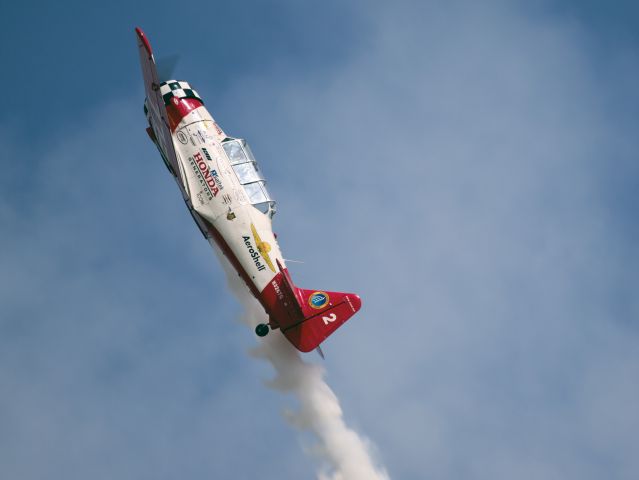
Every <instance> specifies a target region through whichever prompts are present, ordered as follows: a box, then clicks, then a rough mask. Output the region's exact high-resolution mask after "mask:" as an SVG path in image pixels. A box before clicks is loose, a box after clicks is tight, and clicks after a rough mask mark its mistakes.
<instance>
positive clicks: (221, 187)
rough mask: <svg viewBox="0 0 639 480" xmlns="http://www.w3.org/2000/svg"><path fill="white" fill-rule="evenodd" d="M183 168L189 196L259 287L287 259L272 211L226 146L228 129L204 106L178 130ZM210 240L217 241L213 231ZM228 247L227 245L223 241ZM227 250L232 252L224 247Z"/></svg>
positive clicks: (180, 178)
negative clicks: (257, 201) (257, 200)
mask: <svg viewBox="0 0 639 480" xmlns="http://www.w3.org/2000/svg"><path fill="white" fill-rule="evenodd" d="M172 135H173V144H174V146H175V150H176V153H177V159H178V167H179V172H176V174H177V179H176V180H177V181H178V182H180V181H181V182H182V185H181V187H182V188H183V190H184V192H185V194H186V197H187V198H188V199H190V203H191V205H192V208H193V210H194V211H195V212H196V213H197V214H199V215H200V216H201V217H203V218H204V219H205V220H206V221H207V222H208V223H210V224H211V225H212V226H213V228H214V229H215V230H216V231H217V232H218V233H219V235H220V236H221V237H222V238H223V239H224V241H225V242H226V246H227V247H228V249H229V250H230V251H231V252H232V254H233V255H234V256H235V258H236V259H237V261H238V262H239V264H240V265H241V268H242V269H243V270H244V272H245V274H246V277H245V279H247V278H248V279H250V281H251V282H252V283H253V285H254V286H255V289H256V290H257V291H258V292H261V291H262V290H263V289H264V287H265V286H266V285H267V284H268V283H269V282H270V281H271V280H272V279H273V277H274V276H275V275H276V273H277V266H276V259H278V260H279V261H280V263H281V264H282V265H284V259H283V258H282V254H281V252H280V249H279V246H278V244H277V240H276V239H275V236H274V235H273V230H272V226H271V218H270V215H268V214H266V213H262V212H261V211H260V210H258V209H257V208H255V207H254V206H253V205H252V204H251V201H250V199H249V197H248V193H247V191H246V190H245V187H244V186H243V185H242V184H241V183H240V180H239V178H238V175H237V174H236V171H235V170H234V168H233V166H232V165H231V161H230V159H229V156H228V155H227V153H226V151H225V150H224V148H223V146H222V141H223V140H225V139H227V136H226V134H225V133H224V132H223V131H222V129H221V128H220V127H219V126H218V125H217V123H216V122H215V120H213V118H212V117H211V115H210V114H209V112H208V111H207V110H206V108H204V107H203V106H200V107H198V108H196V109H195V110H192V111H191V112H190V113H188V114H187V115H186V116H185V117H184V118H182V120H181V121H180V123H179V124H178V126H177V128H176V129H175V130H174V131H173V134H172ZM209 242H211V243H214V242H217V243H218V244H219V239H215V238H213V237H210V236H209ZM218 246H220V247H222V250H223V251H224V250H225V248H224V247H223V246H222V245H218ZM224 253H226V254H228V252H224Z"/></svg>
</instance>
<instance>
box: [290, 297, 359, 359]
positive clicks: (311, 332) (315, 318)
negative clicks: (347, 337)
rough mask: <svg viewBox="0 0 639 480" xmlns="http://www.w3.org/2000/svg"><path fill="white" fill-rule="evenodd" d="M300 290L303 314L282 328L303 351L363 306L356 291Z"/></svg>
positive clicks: (314, 344) (317, 344)
mask: <svg viewBox="0 0 639 480" xmlns="http://www.w3.org/2000/svg"><path fill="white" fill-rule="evenodd" d="M297 290H298V293H299V295H300V296H301V298H302V302H303V303H302V304H301V305H300V306H301V309H302V311H303V312H304V318H303V320H302V321H301V322H299V323H297V324H296V325H291V326H287V327H282V332H283V333H284V335H286V338H288V340H289V341H290V342H291V343H292V344H293V345H295V347H296V348H297V349H298V350H301V351H302V352H310V351H311V350H314V349H315V348H317V347H318V346H319V344H320V343H322V342H323V341H324V340H326V338H327V337H328V336H329V335H330V334H332V333H333V332H334V331H335V330H337V329H338V328H339V327H340V326H341V325H342V324H344V322H346V320H348V319H349V318H351V317H352V316H353V315H355V313H357V311H358V310H359V309H360V308H361V306H362V301H361V300H360V298H359V297H358V296H357V295H355V294H354V293H343V292H326V291H318V290H304V289H302V288H298V289H297Z"/></svg>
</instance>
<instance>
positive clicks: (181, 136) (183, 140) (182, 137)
mask: <svg viewBox="0 0 639 480" xmlns="http://www.w3.org/2000/svg"><path fill="white" fill-rule="evenodd" d="M177 139H178V141H179V142H180V143H181V144H182V145H186V144H187V143H189V139H188V138H187V136H186V135H185V133H184V132H183V131H182V130H180V131H179V132H178V133H177Z"/></svg>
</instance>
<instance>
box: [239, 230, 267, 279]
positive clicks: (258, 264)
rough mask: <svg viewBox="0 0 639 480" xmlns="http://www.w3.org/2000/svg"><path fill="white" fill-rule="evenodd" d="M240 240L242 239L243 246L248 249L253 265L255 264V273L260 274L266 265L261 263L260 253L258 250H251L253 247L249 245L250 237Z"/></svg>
mask: <svg viewBox="0 0 639 480" xmlns="http://www.w3.org/2000/svg"><path fill="white" fill-rule="evenodd" d="M242 238H243V239H244V245H245V246H246V248H247V249H248V252H249V254H250V255H251V258H252V259H253V263H255V267H256V268H257V271H258V272H261V271H262V270H266V265H264V264H263V263H262V262H261V260H262V258H261V256H260V252H259V251H258V250H255V249H254V248H253V245H252V244H251V237H247V236H243V237H242Z"/></svg>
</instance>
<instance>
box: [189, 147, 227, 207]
mask: <svg viewBox="0 0 639 480" xmlns="http://www.w3.org/2000/svg"><path fill="white" fill-rule="evenodd" d="M189 161H191V166H194V165H197V170H196V169H195V168H193V171H195V173H196V174H197V176H198V178H199V179H200V183H201V184H202V186H203V187H204V188H205V190H208V191H209V192H210V193H211V195H212V197H215V196H217V194H218V193H219V192H220V188H219V186H218V184H217V182H216V177H217V172H215V170H214V172H215V176H214V175H213V174H212V173H211V171H210V170H209V167H208V165H207V164H206V162H205V161H204V157H203V156H202V154H201V153H200V152H197V153H196V154H195V155H193V157H189ZM217 181H218V182H219V179H217ZM212 197H210V198H209V200H210V199H211V198H212Z"/></svg>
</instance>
